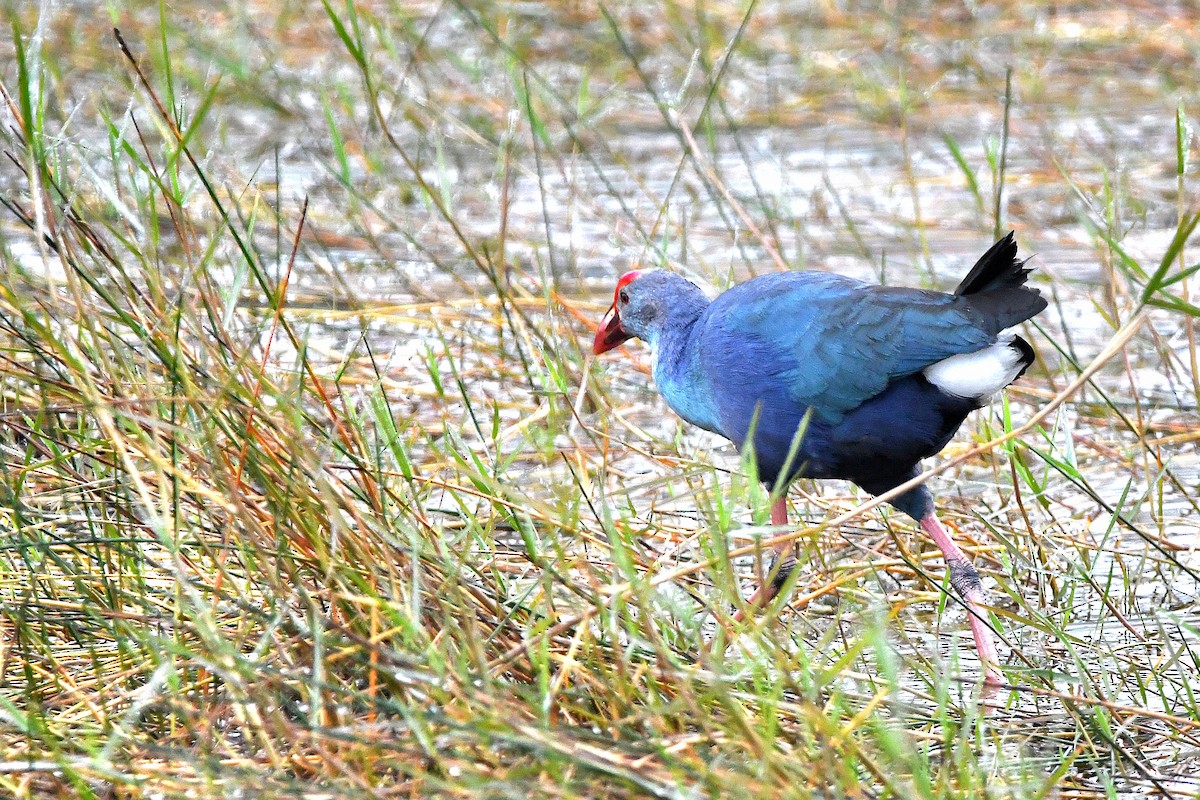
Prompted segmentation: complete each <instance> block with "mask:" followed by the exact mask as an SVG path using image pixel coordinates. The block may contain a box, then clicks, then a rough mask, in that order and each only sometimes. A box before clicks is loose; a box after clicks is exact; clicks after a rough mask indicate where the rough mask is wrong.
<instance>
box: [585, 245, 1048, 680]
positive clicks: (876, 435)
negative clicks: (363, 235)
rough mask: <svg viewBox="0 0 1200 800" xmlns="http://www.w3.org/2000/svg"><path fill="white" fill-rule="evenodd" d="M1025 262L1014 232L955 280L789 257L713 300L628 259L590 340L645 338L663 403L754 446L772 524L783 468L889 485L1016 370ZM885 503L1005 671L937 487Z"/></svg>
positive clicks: (986, 653) (783, 568)
mask: <svg viewBox="0 0 1200 800" xmlns="http://www.w3.org/2000/svg"><path fill="white" fill-rule="evenodd" d="M1026 261H1027V260H1022V259H1020V258H1018V255H1017V245H1016V242H1015V239H1014V232H1012V231H1010V232H1009V233H1008V235H1006V236H1004V237H1003V238H1001V239H1000V240H999V241H997V242H996V243H995V244H994V245H992V246H991V248H990V249H988V251H987V252H986V253H984V254H983V255H982V256H981V257H980V258H979V260H978V261H977V262H976V263H975V265H974V266H973V267H972V268H971V269H970V271H969V272H968V273H967V275H966V277H964V278H963V279H962V281H961V282H960V283H959V284H958V286H957V288H955V289H954V291H953V292H941V291H931V290H926V289H917V288H905V287H894V286H881V285H876V284H872V283H868V282H864V281H860V280H857V279H855V278H851V277H847V276H843V275H838V274H834V273H829V272H822V271H814V270H803V271H801V270H789V271H781V272H776V273H770V274H764V275H759V276H757V277H754V278H751V279H750V280H747V281H745V282H742V283H739V284H737V285H735V286H733V287H731V288H730V289H728V290H727V291H725V292H724V293H722V294H720V295H719V296H717V297H716V298H715V299H711V300H710V299H709V297H708V296H707V295H706V294H705V293H704V291H702V290H701V289H700V287H698V286H697V285H696V284H694V283H692V282H691V281H689V280H687V279H686V278H684V277H683V276H681V275H678V274H676V273H674V272H671V271H669V270H666V269H645V270H633V271H630V272H627V273H625V274H624V275H622V276H621V277H620V279H619V280H618V281H617V285H616V288H615V290H614V292H613V302H612V306H611V307H610V308H609V310H608V312H607V313H606V314H605V316H604V317H603V319H602V320H601V323H600V324H599V326H598V328H597V330H596V333H595V339H594V341H593V345H592V350H593V353H594V354H595V355H600V354H603V353H606V352H608V351H610V350H613V349H614V348H616V347H618V346H620V345H622V344H624V343H625V342H626V341H628V340H630V339H634V338H637V339H640V340H642V341H643V342H645V343H646V344H648V345H649V346H650V350H651V352H652V358H653V377H654V381H655V384H656V385H657V388H658V391H659V393H660V394H661V396H662V397H663V399H664V400H665V401H666V403H667V405H668V406H670V408H671V409H672V410H673V411H675V413H676V414H678V415H679V416H680V417H682V418H683V419H684V420H686V421H687V422H689V423H691V424H692V425H695V426H697V427H699V428H703V429H704V430H707V431H711V432H713V433H716V434H719V435H720V436H723V437H724V438H726V439H728V440H730V441H731V442H733V444H734V445H735V446H737V448H738V449H739V450H741V451H742V452H743V453H745V452H747V451H749V453H750V458H751V459H752V461H753V462H754V465H755V467H756V469H757V475H758V478H759V479H760V480H761V481H762V482H763V483H764V484H765V485H766V486H767V488H768V490H771V489H777V488H782V489H783V491H778V492H777V493H776V494H773V497H774V499H773V502H772V507H771V523H772V525H774V526H785V525H787V522H788V512H787V503H786V487H787V486H788V485H789V484H790V483H791V482H792V481H794V480H796V479H798V478H813V479H838V480H847V481H850V482H852V483H854V484H856V485H858V486H859V487H861V488H862V489H863V490H865V491H866V492H868V493H870V494H873V495H880V494H883V493H885V492H887V491H889V490H891V489H894V488H896V487H898V486H900V485H901V484H903V483H905V482H907V481H909V480H911V479H912V478H914V477H915V476H916V475H918V474H920V466H919V465H920V462H921V460H922V459H925V458H929V457H932V456H934V455H936V454H937V453H939V452H940V451H941V450H942V449H943V448H944V447H945V446H946V444H947V443H948V442H949V441H950V439H951V438H952V437H953V436H954V434H955V432H957V430H958V429H959V427H960V426H961V425H962V423H963V421H964V420H965V419H966V417H967V415H968V414H970V413H971V412H972V411H974V410H976V409H979V408H982V407H983V406H985V405H987V403H988V402H989V401H990V399H991V398H992V397H993V396H994V395H995V394H997V393H998V392H1000V391H1001V390H1002V389H1004V388H1005V387H1006V386H1008V385H1009V384H1010V383H1012V382H1013V381H1015V380H1016V379H1017V378H1019V377H1020V376H1021V375H1023V374H1024V373H1025V371H1026V370H1027V369H1028V368H1029V366H1030V365H1031V364H1032V363H1033V362H1034V359H1035V351H1034V349H1033V347H1032V346H1031V345H1030V344H1029V342H1027V341H1026V340H1025V339H1024V338H1022V337H1021V336H1019V335H1017V334H1016V333H1014V332H1012V331H1011V330H1010V329H1011V328H1013V327H1014V326H1016V325H1019V324H1020V323H1022V322H1025V321H1026V320H1029V319H1031V318H1032V317H1034V316H1036V315H1037V314H1038V313H1040V312H1041V311H1042V310H1043V309H1045V308H1046V300H1045V298H1043V297H1042V295H1041V293H1040V292H1039V291H1038V290H1037V289H1036V288H1035V287H1032V286H1029V285H1028V284H1027V278H1028V275H1029V273H1030V272H1031V268H1030V267H1028V266H1027V265H1026ZM890 503H891V505H892V506H894V507H895V508H897V509H899V510H900V511H902V512H904V513H905V514H907V515H908V516H910V517H912V518H913V519H914V520H916V521H917V522H918V523H919V525H920V526H921V528H922V529H923V530H924V531H925V532H926V533H927V534H928V535H929V537H930V538H932V539H933V541H934V543H935V544H937V546H938V548H939V549H940V550H941V552H942V555H943V557H944V559H945V562H946V569H947V571H948V573H949V579H950V585H951V586H952V588H953V590H954V591H955V592H956V593H957V594H958V596H959V597H960V598H961V600H962V602H963V604H964V605H965V607H966V610H967V612H968V614H967V619H968V622H969V625H970V627H971V633H972V636H973V638H974V640H975V647H976V650H977V652H978V656H979V660H980V663H981V666H982V669H983V674H984V683H985V686H986V687H988V688H989V689H990V690H994V689H995V688H996V687H998V686H1000V685H1003V684H1004V680H1005V679H1004V674H1003V672H1002V671H1001V670H1000V659H999V655H998V651H997V648H996V643H995V637H994V635H993V630H992V628H991V626H990V624H989V622H988V618H987V617H986V611H985V608H984V607H985V605H986V603H985V596H984V592H983V586H982V583H981V581H980V577H979V573H978V571H977V570H976V569H975V567H974V566H973V565H972V563H971V561H970V559H969V558H968V557H967V555H966V553H964V552H963V550H962V548H961V547H959V546H958V544H957V543H956V542H955V541H954V539H953V538H952V537H951V535H950V534H949V533H948V532H947V530H946V528H945V527H944V526H943V525H942V523H941V521H940V520H939V518H938V516H937V513H936V511H935V507H934V499H933V494H932V493H931V491H930V489H929V488H928V487H927V486H926V485H925V484H924V483H922V484H919V485H917V486H915V487H913V488H911V489H908V490H907V491H905V492H903V493H901V494H899V495H897V496H896V497H893V498H892V499H891V501H890ZM772 555H773V556H774V563H773V565H772V566H771V568H770V570H769V571H768V572H767V573H766V574H765V576H764V577H763V578H762V580H761V583H760V586H759V587H758V589H757V591H756V592H755V593H754V594H753V595H752V596H751V597H750V598H749V600H748V601H747V603H746V606H747V607H749V608H761V607H762V606H764V605H766V604H767V603H768V602H770V601H771V600H772V599H773V598H774V597H775V596H776V595H777V594H778V593H779V591H780V589H781V588H782V587H783V585H784V583H785V581H786V579H787V577H788V574H789V573H790V571H791V570H792V569H793V568H794V566H795V546H794V544H792V543H791V542H786V543H784V544H781V545H779V546H778V548H777V549H776V551H775V552H774V553H773V554H772ZM738 618H739V619H740V616H739V617H738Z"/></svg>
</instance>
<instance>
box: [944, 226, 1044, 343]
mask: <svg viewBox="0 0 1200 800" xmlns="http://www.w3.org/2000/svg"><path fill="white" fill-rule="evenodd" d="M1031 271H1032V270H1031V269H1029V268H1026V266H1025V261H1024V260H1022V259H1018V258H1017V243H1016V242H1015V241H1013V232H1012V231H1009V232H1008V235H1007V236H1005V237H1004V238H1003V239H1001V240H1000V241H998V242H996V243H995V244H994V245H992V246H991V247H990V248H989V249H988V251H987V252H986V253H984V254H983V255H982V256H980V258H979V260H978V261H976V262H975V266H973V267H971V271H970V272H968V273H967V277H965V278H963V279H962V283H960V284H959V285H958V288H957V289H955V290H954V293H955V294H956V295H959V296H962V297H963V298H964V300H965V301H966V302H968V303H969V304H970V306H971V308H972V309H973V310H974V311H975V313H976V314H978V315H979V318H980V321H981V322H982V323H983V324H984V326H985V327H988V328H990V329H992V330H993V331H994V332H996V333H999V332H1000V331H1002V330H1004V329H1005V328H1009V327H1012V326H1013V325H1017V324H1019V323H1021V322H1024V321H1025V320H1027V319H1029V318H1030V317H1032V316H1034V315H1035V314H1038V313H1039V312H1041V311H1042V309H1044V308H1045V307H1046V299H1045V298H1044V297H1042V295H1041V292H1039V291H1038V290H1037V289H1035V288H1033V287H1032V286H1026V285H1025V279H1026V278H1027V277H1028V276H1029V273H1030V272H1031Z"/></svg>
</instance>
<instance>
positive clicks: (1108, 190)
mask: <svg viewBox="0 0 1200 800" xmlns="http://www.w3.org/2000/svg"><path fill="white" fill-rule="evenodd" d="M4 8H5V17H6V20H7V21H8V34H7V36H6V38H5V39H4V40H3V41H0V53H2V54H3V57H2V58H0V81H2V83H3V89H4V96H3V105H4V107H3V109H2V114H3V132H2V133H0V136H2V137H3V141H2V142H0V147H2V149H3V151H4V153H5V158H4V159H3V160H0V200H3V202H4V205H5V207H6V208H4V209H0V306H2V308H0V398H2V404H3V407H2V408H0V454H2V457H3V460H4V470H3V477H2V480H0V496H2V498H3V502H2V503H0V517H2V519H3V538H2V541H0V553H2V556H0V788H2V790H3V791H4V792H5V793H8V794H13V795H16V796H20V797H32V796H80V797H170V796H183V795H187V796H191V797H218V796H220V797H274V796H280V797H282V796H289V797H294V796H307V797H314V798H315V797H350V796H354V797H358V796H385V797H391V796H431V795H445V796H459V795H462V796H470V795H477V796H482V797H508V796H519V797H527V796H530V795H535V796H563V797H625V796H645V795H649V796H659V797H702V796H710V795H711V796H723V797H763V796H795V797H809V796H812V797H826V796H854V797H859V796H862V797H901V798H910V797H939V798H942V797H972V798H973V797H1014V798H1035V797H1063V798H1068V797H1070V798H1076V797H1079V798H1090V797H1112V796H1122V795H1130V796H1133V795H1139V796H1140V795H1144V794H1147V793H1158V794H1160V795H1163V796H1171V797H1187V796H1192V795H1194V794H1195V793H1196V792H1197V791H1198V790H1200V787H1198V785H1197V784H1198V781H1197V777H1196V771H1197V768H1198V767H1200V738H1198V735H1200V734H1198V730H1197V728H1198V726H1200V701H1198V700H1197V698H1196V696H1195V693H1194V690H1193V686H1194V685H1195V683H1196V678H1197V675H1198V673H1200V658H1198V656H1197V654H1196V652H1195V646H1196V644H1197V642H1198V631H1197V622H1198V619H1200V617H1198V616H1197V612H1196V609H1195V603H1196V595H1197V590H1198V586H1197V582H1198V578H1200V556H1198V555H1197V553H1196V547H1197V546H1198V545H1200V512H1198V509H1197V500H1196V498H1197V495H1198V493H1200V492H1198V484H1200V461H1198V458H1197V452H1196V442H1197V439H1198V438H1200V433H1198V432H1197V419H1196V417H1197V400H1198V398H1200V379H1198V377H1197V375H1198V373H1197V368H1196V352H1195V334H1194V318H1195V317H1196V316H1197V315H1198V314H1200V310H1198V309H1197V308H1196V306H1195V305H1193V298H1192V296H1191V295H1190V294H1189V285H1188V284H1189V275H1190V274H1191V271H1192V270H1193V269H1194V268H1195V267H1194V265H1195V263H1196V247H1195V246H1194V245H1190V244H1189V243H1188V242H1189V237H1190V236H1191V233H1192V231H1193V229H1194V228H1195V226H1196V220H1197V217H1196V216H1195V214H1196V213H1197V211H1200V192H1198V191H1197V185H1196V156H1197V155H1198V152H1197V151H1198V146H1197V143H1196V139H1195V136H1194V135H1193V126H1194V125H1195V123H1196V120H1197V111H1198V110H1200V97H1198V91H1197V86H1196V80H1195V76H1196V75H1197V74H1198V71H1200V70H1198V64H1197V60H1198V58H1197V57H1198V55H1200V9H1198V8H1197V7H1196V6H1195V4H1193V3H1167V4H1160V3H1125V4H1120V5H1114V4H1101V3H1074V4H1073V3H1038V2H997V3H988V4H974V3H960V2H912V3H907V2H893V3H851V2H768V1H767V0H761V2H758V3H738V2H695V3H677V2H667V3H661V4H647V3H610V4H594V3H588V2H564V3H546V4H539V3H527V2H526V3H518V2H511V3H509V2H495V3H465V2H384V1H383V0H379V1H378V2H374V1H372V0H362V1H361V2H346V1H345V0H327V2H324V3H314V2H282V3H265V2H243V3H235V2H230V3H193V4H188V5H187V6H186V7H185V6H183V5H172V4H168V3H160V4H145V3H123V2H119V1H118V0H111V1H110V2H107V3H105V4H97V3H88V2H49V1H48V0H47V1H46V2H40V3H33V2H13V0H7V2H5V4H4ZM114 26H115V27H116V28H118V29H119V30H120V37H121V40H123V42H124V43H125V46H127V50H128V55H127V54H126V52H124V50H123V45H122V41H121V40H119V39H118V38H117V36H116V35H114V31H113V28H114ZM1008 229H1015V230H1016V233H1017V241H1018V243H1019V244H1020V246H1021V248H1022V251H1023V252H1025V253H1027V254H1035V258H1034V261H1033V262H1032V263H1033V264H1035V265H1036V267H1037V272H1036V275H1035V278H1034V280H1035V281H1036V282H1037V285H1038V286H1040V287H1041V288H1042V290H1043V292H1044V293H1045V294H1046V295H1047V296H1048V297H1050V298H1052V305H1051V308H1050V309H1048V310H1047V312H1045V313H1043V314H1042V315H1041V316H1040V317H1039V319H1038V324H1037V325H1036V326H1035V327H1033V328H1031V329H1030V330H1028V331H1026V333H1027V338H1029V339H1030V340H1031V341H1032V342H1033V343H1034V345H1035V347H1036V348H1037V350H1038V354H1039V359H1038V362H1037V364H1035V366H1034V368H1033V369H1031V371H1030V372H1029V373H1028V374H1027V375H1026V377H1025V378H1023V379H1022V380H1021V381H1020V382H1018V384H1017V385H1015V386H1014V387H1013V388H1012V389H1011V390H1010V391H1009V392H1008V394H1007V399H1006V400H1004V401H997V402H996V403H994V404H993V406H992V407H990V408H989V409H985V410H982V411H980V412H978V413H976V414H975V415H973V417H972V418H971V420H970V421H969V422H968V424H967V425H966V426H964V429H963V431H962V432H961V433H960V434H959V436H958V437H957V438H956V440H955V443H954V444H952V445H951V447H950V448H949V449H948V450H947V451H946V453H944V454H943V455H942V456H941V457H940V458H938V459H935V460H933V461H932V462H931V464H930V466H935V467H936V466H940V467H943V468H944V471H943V472H941V473H940V474H938V475H936V476H934V477H932V478H931V481H932V482H933V488H934V491H935V494H936V495H937V497H938V498H939V506H940V510H941V513H942V516H943V518H944V519H946V520H947V521H948V522H950V523H951V524H953V525H954V526H955V527H956V528H958V529H959V530H960V531H961V535H960V536H961V541H962V542H963V544H964V546H966V547H967V549H968V550H969V551H970V552H971V554H972V556H973V558H974V559H975V563H976V565H977V566H978V567H979V569H980V570H981V572H982V573H983V574H984V576H985V582H986V583H987V584H989V586H990V590H991V599H992V601H993V603H994V606H995V608H994V618H993V621H994V623H995V625H996V626H997V628H998V629H999V630H1000V632H1001V634H1002V636H1003V639H1004V642H1005V644H1004V645H1002V648H1001V649H1002V653H1003V654H1005V656H1006V664H1005V668H1006V674H1007V675H1008V677H1009V680H1010V682H1011V684H1012V688H1011V689H1010V690H1008V691H1006V692H1004V693H1003V694H1002V695H1001V697H1000V699H999V701H998V702H1000V703H1001V704H1002V706H1003V708H1002V709H1001V710H999V711H994V712H993V713H990V714H986V715H985V714H981V713H979V710H978V709H979V705H978V701H977V699H976V697H975V692H976V687H975V683H974V682H975V680H976V679H977V678H978V669H977V667H978V665H977V663H975V662H974V661H973V660H972V658H971V656H970V655H969V653H967V652H965V651H964V650H963V648H961V647H960V644H961V643H962V642H963V641H964V640H965V641H969V633H968V631H967V627H966V621H965V619H964V618H963V613H962V611H961V610H959V609H957V608H956V606H955V604H954V603H953V602H948V601H947V600H946V594H945V588H946V587H945V586H944V585H943V584H942V572H943V570H942V563H941V561H940V558H939V557H938V553H937V550H936V548H935V547H933V545H932V544H931V543H929V542H927V541H925V540H924V539H923V538H922V536H921V534H920V532H919V531H918V530H916V528H915V526H914V525H913V524H912V523H911V521H910V520H908V519H906V518H904V517H903V516H902V515H899V514H890V513H888V512H887V511H886V510H880V509H876V510H868V511H865V512H863V513H859V514H857V515H855V514H853V513H852V512H853V511H854V509H855V508H857V507H858V506H859V505H860V504H861V503H862V502H863V501H864V500H866V499H868V498H865V497H864V496H862V495H860V494H857V493H856V492H855V491H854V490H852V489H851V488H850V487H848V486H846V485H844V484H837V483H832V484H819V485H813V484H801V485H798V486H797V487H795V488H794V489H793V491H792V493H791V498H792V502H793V509H794V512H795V513H798V514H799V515H800V516H802V517H803V519H804V520H805V521H806V526H805V527H803V528H802V529H801V530H799V542H800V569H799V570H798V571H797V578H796V586H795V588H794V590H793V592H792V596H791V601H790V603H789V604H787V605H785V606H783V607H782V608H776V609H774V610H773V611H772V612H771V613H768V614H765V615H762V616H760V617H758V618H756V619H755V620H753V621H752V622H751V623H750V624H748V625H746V626H745V627H744V628H743V629H741V630H740V631H739V632H738V635H737V636H736V638H734V639H733V641H731V642H729V643H728V646H727V647H724V648H709V647H707V644H706V643H707V641H708V640H709V638H711V636H712V635H713V633H714V631H715V629H716V627H717V620H718V619H723V618H726V617H727V616H728V615H729V614H730V612H731V611H732V609H733V608H734V605H735V602H736V600H737V598H738V597H739V596H741V595H744V594H745V593H746V590H747V588H748V586H749V585H750V584H751V582H752V576H753V569H754V566H753V563H754V557H753V556H754V551H755V544H754V543H755V541H756V538H758V537H761V536H763V535H769V534H770V533H772V531H770V529H768V528H765V527H763V526H764V525H765V523H766V521H767V506H766V498H765V497H763V496H762V495H761V493H760V492H759V491H758V490H757V488H756V487H754V486H753V485H752V484H750V483H749V482H748V481H747V479H746V477H745V475H744V474H743V473H742V472H741V471H740V470H739V469H738V461H737V458H736V454H735V453H733V452H732V451H731V450H730V449H729V448H728V447H726V446H724V445H722V444H721V443H720V442H718V441H717V440H716V439H715V438H712V437H710V436H708V435H706V434H703V433H700V432H697V431H695V430H692V429H689V428H688V427H687V426H686V425H685V424H683V423H682V422H680V421H679V420H677V419H676V418H675V417H674V416H673V415H672V414H670V413H669V412H667V411H666V409H665V407H664V406H663V405H662V404H661V402H660V401H659V400H658V398H657V396H656V395H655V393H654V391H653V388H652V385H651V381H650V378H649V375H648V368H647V367H648V363H649V362H648V353H647V352H646V350H645V349H644V348H641V347H638V346H636V345H634V346H630V347H627V348H626V350H625V353H626V355H625V356H624V357H613V358H607V359H605V360H604V361H603V363H597V362H596V361H594V360H593V359H592V358H591V356H590V355H589V350H590V339H591V337H590V332H591V330H592V326H594V325H595V324H596V323H597V322H598V321H599V318H600V316H601V315H602V313H603V312H604V310H605V308H607V306H608V303H609V301H610V300H611V291H612V285H613V282H614V280H615V278H616V277H617V276H618V275H619V274H620V273H622V272H623V271H625V270H626V269H628V268H630V267H631V266H635V265H654V266H667V267H670V268H672V269H676V270H679V271H681V272H684V273H685V274H687V275H689V277H692V278H693V279H694V280H696V281H697V282H698V283H700V284H701V285H703V286H706V287H712V289H713V290H714V291H716V290H719V289H720V288H723V287H724V286H727V285H729V284H730V283H731V282H735V281H737V280H739V279H743V278H745V277H747V276H749V275H752V274H756V273H761V272H765V271H770V270H776V269H781V268H784V267H785V266H786V267H791V268H805V269H827V270H833V271H837V272H842V273H846V274H852V275H856V276H858V277H863V278H869V279H875V280H882V281H885V282H889V283H897V284H901V283H903V284H909V285H923V286H930V287H937V288H941V289H948V288H950V287H952V286H953V285H954V284H955V283H956V282H957V280H958V278H959V277H960V276H961V274H962V273H964V272H965V271H966V269H968V268H969V266H970V265H971V264H972V263H973V262H974V260H975V258H976V257H977V256H978V255H979V254H980V253H981V252H982V251H983V250H985V249H986V248H987V246H988V245H989V244H990V243H991V242H992V241H993V239H994V237H995V236H996V235H997V234H998V233H1001V232H1003V231H1006V230H1008ZM1191 282H1192V283H1193V284H1194V283H1195V279H1194V278H1193V279H1192V281H1191ZM1047 408H1048V409H1049V411H1048V413H1046V414H1045V415H1044V416H1043V417H1041V418H1040V419H1035V418H1034V415H1035V414H1037V413H1039V412H1040V411H1042V410H1045V409H1047ZM1023 426H1024V427H1026V428H1027V429H1026V430H1024V431H1022V432H1021V433H1020V434H1019V435H1018V436H1015V437H1013V438H1011V439H1008V440H1006V441H1003V442H1001V443H1000V444H996V445H993V446H988V443H992V442H995V441H996V440H997V439H999V438H1001V437H1002V436H1004V435H1005V434H1006V432H1012V431H1015V430H1019V429H1020V428H1022V427H1023ZM834 520H836V521H837V522H836V524H830V523H831V521H834ZM730 551H734V552H735V553H737V555H734V556H730V555H728V553H729V552H730ZM960 656H961V658H960Z"/></svg>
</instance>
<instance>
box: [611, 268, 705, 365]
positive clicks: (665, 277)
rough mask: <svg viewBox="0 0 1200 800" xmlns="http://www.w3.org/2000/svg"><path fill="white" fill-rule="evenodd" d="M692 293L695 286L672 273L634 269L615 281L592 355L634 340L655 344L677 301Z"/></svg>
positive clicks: (677, 305)
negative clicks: (615, 285) (611, 296)
mask: <svg viewBox="0 0 1200 800" xmlns="http://www.w3.org/2000/svg"><path fill="white" fill-rule="evenodd" d="M693 293H695V294H697V295H700V296H701V297H703V294H702V293H701V292H700V290H699V289H697V288H696V286H695V285H694V284H692V283H690V282H689V281H687V280H686V279H684V278H682V277H680V276H679V275H676V274H675V273H673V272H667V271H666V270H661V269H649V270H636V269H635V270H633V271H632V272H626V273H625V274H624V275H622V276H621V279H620V280H618V281H617V288H616V290H615V291H614V292H613V303H612V307H611V308H610V309H609V310H608V313H607V314H605V315H604V320H603V321H602V322H601V323H600V328H599V330H597V331H596V340H595V342H593V344H592V352H594V353H595V354H596V355H600V354H601V353H607V352H608V351H609V350H612V349H613V348H614V347H619V346H620V345H621V344H623V343H624V342H626V341H628V340H629V339H632V338H634V337H636V338H638V339H641V340H642V341H645V342H649V343H650V344H651V345H653V344H656V342H657V340H658V335H659V333H661V332H662V329H663V326H664V325H666V324H668V318H669V317H671V315H672V313H673V312H674V311H676V310H678V308H679V306H680V301H683V300H684V299H685V298H686V299H691V295H692V294H693Z"/></svg>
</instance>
